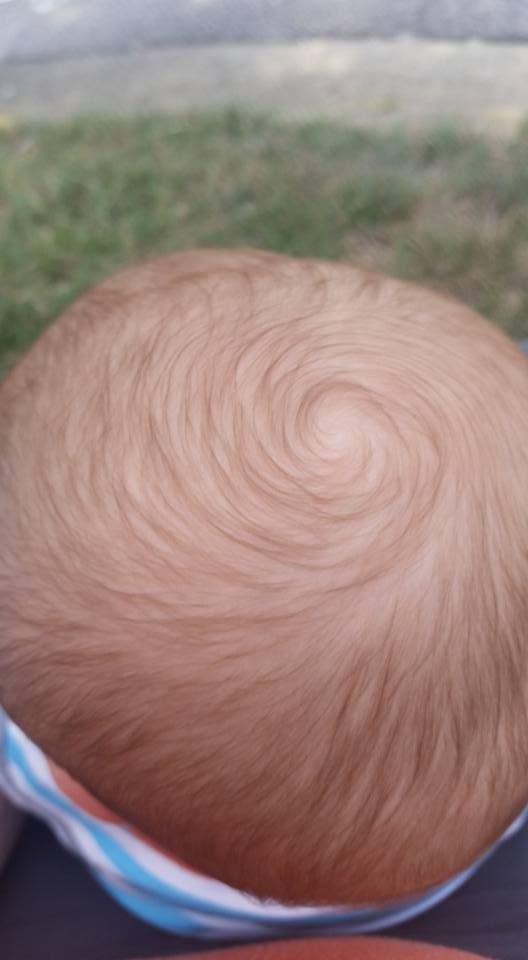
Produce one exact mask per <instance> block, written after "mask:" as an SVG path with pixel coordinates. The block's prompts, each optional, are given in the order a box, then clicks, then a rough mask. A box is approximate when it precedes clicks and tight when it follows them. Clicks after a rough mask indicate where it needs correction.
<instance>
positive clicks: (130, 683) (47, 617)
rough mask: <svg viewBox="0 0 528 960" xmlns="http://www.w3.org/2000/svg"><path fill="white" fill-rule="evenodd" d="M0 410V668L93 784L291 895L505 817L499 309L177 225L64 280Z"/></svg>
mask: <svg viewBox="0 0 528 960" xmlns="http://www.w3.org/2000/svg"><path fill="white" fill-rule="evenodd" d="M1 411H2V413H1V417H2V420H1V423H2V435H3V455H2V465H1V467H0V471H1V474H0V476H1V478H2V490H3V499H4V503H3V506H2V517H3V519H2V533H3V542H4V543H5V544H6V549H5V551H4V556H3V559H2V567H1V571H0V590H1V591H2V613H1V615H0V627H1V629H2V634H3V636H4V637H7V638H8V640H9V638H10V637H16V638H17V643H16V644H15V643H9V642H7V641H5V640H4V641H3V645H4V649H3V651H2V652H1V655H0V668H1V669H4V676H7V673H6V671H7V670H11V674H12V677H13V679H12V681H11V682H10V684H9V688H8V685H7V683H6V681H5V680H4V681H3V685H2V681H0V696H1V697H2V699H3V700H4V701H5V703H6V706H7V708H8V709H9V710H11V711H12V712H13V713H14V714H15V716H16V715H17V712H18V714H19V722H20V723H21V724H22V725H25V726H26V728H27V729H28V731H29V732H30V735H32V736H33V737H35V738H37V736H38V738H39V740H40V742H41V743H42V744H43V746H44V748H45V749H47V750H48V751H49V752H50V754H52V755H53V756H54V757H55V759H56V760H57V762H59V763H62V764H63V765H64V766H66V767H67V768H68V769H69V770H70V772H71V773H72V774H73V775H74V776H77V777H78V778H79V779H81V780H82V781H83V782H84V783H85V784H86V785H87V786H88V787H89V788H91V789H92V790H93V791H94V792H96V793H97V794H98V795H99V796H101V797H102V798H103V799H104V800H105V801H106V802H107V803H108V804H109V805H111V806H112V807H113V808H114V809H116V810H117V811H118V812H120V813H122V815H123V816H126V817H127V818H129V819H131V820H132V821H134V822H137V823H138V825H139V826H141V827H143V828H144V829H146V830H147V831H149V832H150V833H151V834H152V835H154V836H156V837H157V838H158V839H160V840H161V841H162V842H164V843H166V844H168V845H170V846H172V848H173V849H175V851H176V852H177V853H178V854H179V855H181V856H184V857H185V858H187V859H188V860H189V861H190V862H192V863H194V864H195V865H196V866H197V867H198V868H199V869H203V870H205V871H207V872H210V873H213V874H215V875H217V876H220V877H221V878H222V879H224V880H226V881H227V882H229V883H231V884H232V885H235V886H238V887H243V888H246V889H251V890H253V891H254V892H256V893H258V894H260V895H270V896H275V897H279V898H282V899H289V900H296V901H304V902H306V901H309V900H319V901H326V902H332V901H334V902H337V901H339V900H351V899H356V900H361V899H363V900H365V899H367V900H368V899H380V898H381V899H383V898H385V897H388V896H391V895H401V894H403V893H407V892H411V891H413V890H415V889H418V888H420V887H423V886H425V885H427V884H428V883H434V882H437V881H439V880H441V879H443V878H444V877H445V876H446V875H447V874H448V873H450V872H452V871H453V870H454V869H458V868H460V866H462V865H463V864H464V863H466V862H468V861H469V860H470V859H471V857H472V856H475V855H476V854H477V853H478V852H479V851H480V850H481V849H482V847H483V846H484V845H485V844H486V843H488V842H490V841H491V840H492V839H493V837H494V836H495V835H496V834H497V833H498V832H499V831H500V830H501V829H502V828H503V826H505V825H506V823H507V821H508V819H509V818H511V817H512V816H513V815H514V813H515V812H516V811H517V809H518V808H519V806H520V804H521V802H522V798H523V796H524V790H525V781H522V783H521V780H522V777H520V774H519V772H520V771H521V770H523V769H526V750H525V747H524V741H525V735H524V731H525V697H526V659H525V652H524V649H525V643H524V624H525V623H526V612H527V611H526V601H525V599H524V594H525V589H524V587H525V582H526V550H527V547H528V535H527V526H528V523H527V510H526V506H525V490H526V480H527V479H528V452H527V451H526V450H523V443H524V439H523V438H524V425H525V423H526V415H527V413H528V378H527V368H526V362H525V360H524V359H523V358H522V357H520V356H517V353H516V351H515V350H514V348H513V347H512V346H511V345H510V344H509V343H508V342H507V340H506V339H505V338H504V337H503V336H502V335H501V334H500V333H499V332H498V331H495V330H494V329H493V328H492V327H491V326H490V325H488V324H487V323H486V322H485V321H483V320H482V319H481V318H479V317H478V316H476V315H475V314H473V313H472V312H471V311H469V310H467V309H466V308H464V307H462V306H461V305H459V304H456V303H453V302H451V301H449V300H447V299H445V298H441V297H439V296H437V295H434V294H432V293H430V292H428V291H423V290H420V289H418V288H415V287H412V286H409V285H406V284H401V283H398V282H396V281H393V280H390V279H388V278H384V277H379V276H377V275H373V274H367V273H365V272H363V271H360V270H355V269H353V268H351V267H348V266H344V265H337V264H331V263H326V262H322V261H297V260H293V259H290V258H286V257H279V256H276V255H273V254H261V253H257V252H253V251H219V252H214V251H203V252H198V253H188V254H180V255H175V256H173V257H168V258H164V259H161V260H158V261H153V262H151V263H147V264H146V265H143V266H141V267H137V268H132V269H130V270H128V271H125V272H124V273H122V274H119V275H117V276H116V277H115V278H112V279H110V280H109V281H107V282H106V283H104V284H102V285H101V286H99V287H98V288H96V289H95V290H94V291H91V292H89V293H88V294H87V295H86V296H85V297H84V298H81V300H80V301H78V302H77V303H76V304H75V305H74V306H73V307H72V308H70V310H69V311H67V312H66V314H65V315H64V316H63V317H62V318H61V319H60V320H59V321H58V322H57V323H56V324H55V325H54V326H53V327H52V328H51V329H50V330H49V332H48V333H47V334H46V335H45V336H44V337H43V338H42V339H41V340H40V341H39V342H38V343H37V344H36V346H35V347H34V348H33V350H32V351H30V353H29V354H28V356H27V357H26V358H25V360H23V361H22V363H21V364H20V365H19V366H18V367H17V368H16V369H15V370H14V371H13V373H12V374H11V376H10V377H9V378H8V380H7V382H6V383H5V384H4V386H3V388H2V396H1ZM17 664H19V665H20V664H21V665H22V667H23V677H24V680H23V682H22V680H20V679H18V680H17V677H19V678H20V676H21V675H22V669H21V667H20V666H19V668H18V671H17V670H15V667H16V665H17ZM37 716H38V720H37V719H35V718H36V717H37ZM147 783H148V789H147V788H146V784H147ZM498 784H499V785H500V788H499V787H498ZM468 822H469V823H471V824H473V825H474V826H473V827H472V829H469V830H468V829H467V823H468ZM454 835H456V837H457V843H456V844H453V843H452V842H451V843H448V842H447V841H448V839H451V838H452V837H453V836H454ZM233 848H235V849H236V851H237V855H236V857H233V856H231V855H230V854H229V851H230V850H232V849H233ZM411 850H412V851H413V854H412V856H410V855H409V851H411Z"/></svg>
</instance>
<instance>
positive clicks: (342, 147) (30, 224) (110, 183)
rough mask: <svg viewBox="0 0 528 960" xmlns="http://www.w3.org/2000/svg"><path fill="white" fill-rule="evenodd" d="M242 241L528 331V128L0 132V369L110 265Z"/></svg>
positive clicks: (255, 125)
mask: <svg viewBox="0 0 528 960" xmlns="http://www.w3.org/2000/svg"><path fill="white" fill-rule="evenodd" d="M237 244H246V245H254V246H258V247H268V248H272V249H274V250H281V251H286V252H289V253H293V254H300V255H303V254H306V255H316V256H324V257H338V258H345V259H349V260H353V261H355V262H357V263H360V264H363V265H366V266H374V267H377V268H380V269H382V270H386V271H389V272H392V273H395V274H397V275H399V276H402V277H409V278H411V279H413V280H418V281H421V282H424V283H427V284H429V285H431V286H434V287H437V288H440V289H444V290H447V291H449V292H450V293H452V294H454V295H456V296H459V297H461V298H462V299H463V300H465V301H466V302H467V303H469V304H472V305H473V306H475V307H476V308H478V309H480V310H481V311H482V312H484V313H485V314H487V315H488V316H490V317H491V318H493V319H495V320H496V321H497V322H498V323H500V324H501V325H502V326H503V327H505V328H506V329H507V330H509V331H510V332H511V333H512V334H515V335H517V336H520V335H527V334H528V126H527V127H526V128H525V129H523V131H522V132H521V133H520V135H519V136H518V138H517V139H516V141H515V142H513V143H498V142H494V141H492V140H489V141H486V140H484V139H482V138H478V137H475V136H470V135H463V134H461V133H459V132H457V131H456V130H452V129H449V128H441V129H436V130H433V131H431V132H430V133H429V135H423V136H420V137H418V136H416V135H412V134H410V133H406V132H405V131H402V130H395V131H392V132H385V133H376V132H366V131H364V130H358V129H349V128H345V127H341V126H338V125H332V124H329V123H323V122H320V123H309V124H304V125H286V124H284V123H278V122H275V121H273V120H272V119H270V118H266V117H260V116H253V115H247V114H242V113H239V112H237V111H234V110H231V111H227V112H222V113H206V114H198V115H193V116H175V117H159V116H152V117H141V118H136V119H116V118H112V119H105V118H97V117H83V118H79V119H77V120H75V121H73V122H69V123H66V124H63V125H59V126H46V125H33V126H21V127H15V128H13V129H12V130H4V131H3V132H1V133H0V363H2V364H4V365H5V363H6V362H7V360H8V359H11V358H13V357H14V356H16V354H17V352H18V351H19V350H21V349H22V348H23V347H24V346H26V345H27V344H28V343H29V342H30V341H31V340H32V339H33V338H34V337H35V336H36V335H37V334H38V332H39V331H40V330H41V329H43V327H44V326H45V325H46V324H47V323H48V322H49V321H50V320H51V319H52V318H53V317H55V316H56V315H57V313H58V312H59V311H60V310H61V309H62V308H63V307H64V306H65V305H66V304H67V303H69V302H70V301H71V300H72V299H73V298H74V297H75V296H76V295H77V294H78V293H80V292H81V291H82V290H83V289H85V288H86V287H87V286H89V285H90V284H91V283H93V282H94V281H95V280H97V279H99V278H101V277H103V276H105V275H107V274H108V273H111V272H112V271H113V270H114V269H115V268H117V267H118V266H120V265H122V264H124V263H128V262H130V261H133V260H136V259H139V258H141V257H144V256H146V255H149V254H152V253H155V252H160V251H167V250H175V249H180V248H184V247H189V246H195V245H229V246H233V245H237Z"/></svg>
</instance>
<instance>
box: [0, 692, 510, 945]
mask: <svg viewBox="0 0 528 960" xmlns="http://www.w3.org/2000/svg"><path fill="white" fill-rule="evenodd" d="M0 790H2V791H4V792H5V794H6V795H7V796H8V798H9V799H10V800H11V801H12V802H13V803H14V804H15V805H16V806H18V807H21V808H22V809H23V810H26V811H28V812H29V813H32V814H34V815H36V816H37V817H39V818H40V819H42V820H44V821H45V822H46V823H48V824H49V826H50V827H51V828H52V830H53V831H54V832H55V834H56V836H57V837H58V838H59V840H60V841H62V843H63V844H64V845H65V846H66V847H68V848H69V849H70V850H71V851H73V852H74V853H76V854H77V855H78V856H80V857H81V858H82V860H84V861H85V863H86V864H87V865H88V867H89V868H90V870H91V871H92V873H93V874H94V875H95V877H96V878H97V880H98V881H99V883H100V884H102V886H103V887H104V888H105V889H106V890H107V891H108V893H109V894H111V895H112V896H113V897H114V898H115V899H116V900H117V901H118V902H119V903H120V904H121V905H122V906H123V907H125V908H126V909H128V910H130V911H131V912H132V913H133V914H135V915H136V916H137V917H139V918H140V919H142V920H144V921H147V922H148V923H151V924H153V925H155V926H157V927H160V928H161V929H163V930H168V931H170V932H172V933H175V934H181V935H183V936H186V937H189V936H195V937H200V938H205V939H207V938H211V939H214V940H222V939H224V940H233V939H236V938H241V939H250V938H252V939H260V938H265V937H268V936H269V937H272V936H277V935H281V934H282V935H286V934H289V935H292V934H294V933H295V934H299V935H301V934H302V935H303V936H306V935H310V934H318V933H319V934H324V933H328V932H332V933H334V934H355V933H368V932H372V931H376V930H382V929H384V928H385V927H389V926H393V925H395V924H398V923H402V922H403V921H405V920H409V919H411V918H412V917H415V916H417V915H418V914H420V913H422V912H424V911H425V910H428V909H430V908H431V907H433V906H434V905H435V904H437V903H439V902H440V901H441V900H444V899H445V898H446V897H448V896H449V895H450V894H451V893H453V891H455V890H456V889H457V888H458V887H460V886H461V885H462V884H463V883H464V882H465V881H466V880H467V879H468V878H469V877H470V876H471V875H472V874H473V873H474V872H475V871H476V870H477V869H478V867H479V866H480V864H481V863H482V862H483V861H484V860H485V859H487V857H488V856H490V854H491V853H492V852H493V851H492V850H490V851H488V853H486V854H485V855H484V856H483V857H481V858H480V859H479V860H478V861H477V862H476V863H474V864H473V865H472V866H471V867H470V868H469V869H468V870H465V871H463V872H462V873H459V874H457V876H455V877H453V878H452V879H451V880H449V881H447V882H446V883H443V884H441V885H439V886H437V887H435V888H434V889H431V890H430V891H428V892H427V893H426V894H424V895H421V896H418V897H412V898H407V899H405V900H400V901H395V902H393V903H390V904H385V905H384V906H380V907H377V906H369V907H362V908H358V909H353V908H351V907H286V906H282V905H281V904H278V903H275V902H273V901H262V900H258V899H256V898H255V897H251V896H249V895H248V894H245V893H241V892H239V891H237V890H233V889H231V888H230V887H228V886H226V885H225V884H223V883H220V882H219V881H217V880H212V879H211V878H209V877H206V876H203V875H201V874H198V873H196V872H195V871H193V870H191V869H190V868H188V867H186V866H185V865H184V864H182V863H180V862H179V861H177V860H175V859H174V858H173V857H171V856H170V855H168V854H166V853H165V852H163V851H162V850H160V849H159V848H158V847H157V846H156V845H155V844H153V843H152V842H150V841H149V840H148V838H147V837H145V836H143V835H141V834H140V833H139V832H137V831H135V830H134V829H132V828H130V827H128V826H127V825H125V824H123V823H122V822H120V821H119V819H118V818H116V817H115V816H114V815H113V814H112V813H111V812H110V811H108V810H107V809H106V808H105V807H103V806H102V805H100V804H99V803H98V801H96V800H94V799H93V798H92V797H90V796H89V795H88V794H87V793H86V792H85V791H84V790H83V789H82V788H81V787H79V786H78V785H77V784H75V783H74V781H72V780H71V779H70V778H69V777H68V776H67V775H66V774H65V773H64V772H63V771H61V770H59V768H57V767H55V766H54V764H52V763H51V762H50V761H49V760H48V759H47V758H46V757H45V756H44V754H43V753H42V752H41V750H39V749H38V747H36V746H35V744H34V743H32V742H31V741H30V740H29V739H28V738H27V737H26V736H25V734H24V733H23V732H22V731H21V730H20V729H19V727H17V726H16V725H15V724H14V723H13V722H12V721H11V720H10V719H9V718H8V717H7V716H6V715H5V714H3V713H2V711H1V710H0ZM527 813H528V811H525V813H524V814H522V815H521V816H520V817H519V818H518V819H517V820H516V821H515V823H513V824H512V826H511V827H510V828H509V830H508V831H507V832H506V833H505V834H504V836H503V837H502V838H501V839H500V841H499V844H501V843H503V842H504V841H505V840H506V839H507V838H508V837H510V836H511V835H513V833H515V832H517V830H518V829H520V827H521V826H522V824H523V823H524V822H525V821H526V819H528V817H527ZM499 844H496V845H495V847H496V846H498V845H499ZM495 847H494V848H493V849H495Z"/></svg>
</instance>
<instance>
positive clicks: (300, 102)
mask: <svg viewBox="0 0 528 960" xmlns="http://www.w3.org/2000/svg"><path fill="white" fill-rule="evenodd" d="M527 54H528V49H527V48H526V47H524V46H520V45H518V46H513V45H512V46H506V45H503V44H483V43H475V42H473V43H464V44H459V43H439V42H424V41H416V40H412V39H410V38H407V39H400V40H396V41H380V40H369V41H363V42H333V41H306V42H301V43H296V44H266V45H263V44H236V45H231V46H230V45H211V46H206V47H201V46H187V47H177V48H173V49H157V50H148V51H140V52H135V53H131V54H128V55H126V56H123V55H122V56H105V57H88V58H84V59H75V60H63V61H57V62H47V63H39V64H4V65H3V66H2V67H1V68H0V115H2V114H3V115H4V122H9V118H10V117H12V118H14V119H17V118H28V119H29V118H37V119H60V118H64V117H68V116H71V115H72V114H75V113H77V112H79V111H107V112H108V111H110V112H112V111H113V112H117V113H128V112H133V111H145V112H150V111H156V110H161V111H169V112H174V111H180V110H188V109H197V108H204V107H220V106H225V105H239V106H245V107H251V108H257V109H260V110H270V111H272V112H273V113H274V114H275V115H279V116H284V117H292V118H302V119H306V118H309V117H318V116H326V117H329V118H332V119H335V120H339V121H341V122H345V123H355V124H374V125H378V126H379V125H381V126H384V125H392V124H395V123H400V122H404V123H406V124H407V125H409V124H410V125H411V126H418V127H419V126H423V125H430V124H433V123H438V122H443V121H454V122H456V123H457V124H459V125H462V126H463V127H464V128H467V129H474V130H479V131H484V132H487V133H493V134H503V135H506V136H507V135H509V134H511V133H513V132H515V130H516V129H517V127H518V125H519V123H520V122H521V121H522V120H523V119H524V118H525V117H527V116H528V55H527ZM0 119H1V117H0Z"/></svg>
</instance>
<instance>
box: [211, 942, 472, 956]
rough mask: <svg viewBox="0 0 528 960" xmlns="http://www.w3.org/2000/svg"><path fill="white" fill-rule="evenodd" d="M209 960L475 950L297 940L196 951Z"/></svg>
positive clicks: (442, 953) (456, 953)
mask: <svg viewBox="0 0 528 960" xmlns="http://www.w3.org/2000/svg"><path fill="white" fill-rule="evenodd" d="M197 956H207V957H208V958H209V957H210V958H211V960H212V958H213V957H214V958H215V960H472V958H473V960H478V958H477V955H476V954H475V953H471V954H470V953H466V952H461V951H460V950H447V949H445V948H444V947H432V946H428V945H427V944H420V943H405V942H404V941H403V940H380V939H372V938H370V937H369V938H368V939H364V938H363V937H361V938H358V939H352V940H346V939H343V940H337V939H331V940H297V941H288V942H284V943H270V944H254V945H252V946H249V947H232V948H230V949H228V950H219V951H218V952H215V953H208V954H198V955H197Z"/></svg>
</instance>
